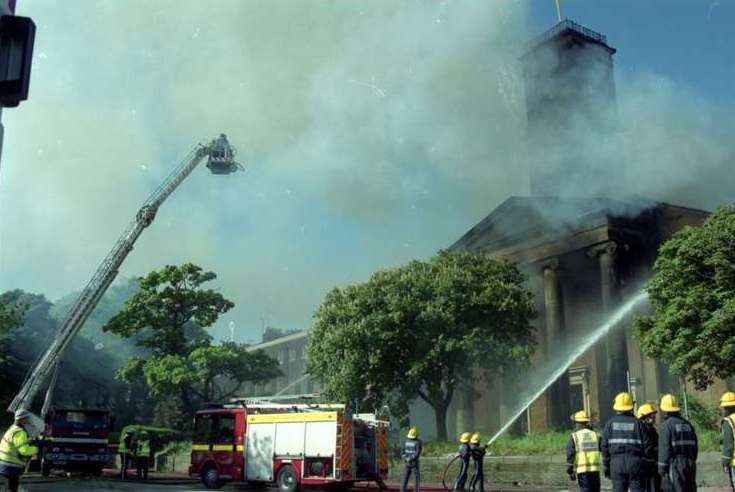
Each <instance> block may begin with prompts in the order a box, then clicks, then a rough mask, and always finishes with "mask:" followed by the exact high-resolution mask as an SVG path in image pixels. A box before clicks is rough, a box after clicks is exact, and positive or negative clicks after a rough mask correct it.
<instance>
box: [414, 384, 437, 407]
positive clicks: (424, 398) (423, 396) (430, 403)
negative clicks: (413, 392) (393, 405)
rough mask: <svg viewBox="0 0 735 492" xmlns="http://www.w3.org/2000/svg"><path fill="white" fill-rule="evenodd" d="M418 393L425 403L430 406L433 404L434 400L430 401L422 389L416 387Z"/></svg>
mask: <svg viewBox="0 0 735 492" xmlns="http://www.w3.org/2000/svg"><path fill="white" fill-rule="evenodd" d="M418 393H419V396H420V397H421V399H422V400H424V401H425V402H426V403H428V404H429V405H431V406H432V407H433V406H434V402H432V401H431V399H430V398H429V397H428V396H426V394H425V393H424V392H423V391H421V389H420V388H419V389H418Z"/></svg>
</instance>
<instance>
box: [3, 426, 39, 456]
mask: <svg viewBox="0 0 735 492" xmlns="http://www.w3.org/2000/svg"><path fill="white" fill-rule="evenodd" d="M36 453H38V448H37V447H36V446H31V445H30V444H28V433H27V432H26V431H25V429H23V427H20V426H18V425H15V424H13V425H11V426H10V428H9V429H8V430H7V431H5V435H3V438H2V441H0V461H2V462H4V463H9V464H11V465H17V466H25V464H26V460H27V459H28V458H30V457H31V456H33V455H34V454H36Z"/></svg>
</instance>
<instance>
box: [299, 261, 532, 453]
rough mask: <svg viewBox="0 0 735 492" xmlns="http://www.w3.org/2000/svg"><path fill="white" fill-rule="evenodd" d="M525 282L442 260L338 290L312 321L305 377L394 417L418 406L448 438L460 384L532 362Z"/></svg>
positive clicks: (496, 267) (504, 271) (500, 266)
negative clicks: (418, 402) (417, 402)
mask: <svg viewBox="0 0 735 492" xmlns="http://www.w3.org/2000/svg"><path fill="white" fill-rule="evenodd" d="M523 282H524V277H523V275H522V274H521V273H520V272H519V271H518V269H517V268H516V266H515V265H513V264H510V263H507V262H502V261H498V260H494V259H490V258H487V257H484V256H476V255H472V254H469V253H450V252H447V251H440V252H439V253H438V254H437V255H436V256H435V257H433V258H431V259H430V260H428V261H412V262H410V263H409V264H407V265H405V266H402V267H399V268H394V269H391V270H385V271H380V272H376V273H374V274H373V275H372V276H371V277H370V279H369V280H368V281H367V282H365V283H361V284H357V285H351V286H347V287H344V288H335V289H333V290H332V291H331V292H329V293H328V294H327V295H326V297H325V299H324V300H323V302H322V303H321V305H320V306H319V307H318V309H317V310H316V313H315V325H314V329H313V331H312V335H311V337H310V344H309V365H308V371H309V373H310V374H312V375H314V376H316V377H317V378H319V379H321V380H322V381H323V382H324V384H325V393H326V396H328V397H330V398H334V399H340V400H345V401H354V400H362V401H365V402H366V403H368V404H369V405H372V406H373V407H376V408H377V407H379V406H380V405H384V404H387V405H388V406H389V407H390V409H391V413H392V414H393V415H395V416H398V417H405V416H406V414H407V413H408V404H409V402H410V401H411V400H413V399H416V398H421V399H423V400H424V401H426V402H427V403H428V404H429V405H431V406H432V407H433V409H434V412H435V416H436V424H437V433H438V437H439V438H440V439H446V413H447V409H448V407H449V404H450V403H451V401H452V397H453V395H454V392H455V390H456V389H457V386H458V384H459V383H460V382H462V381H464V382H467V381H470V380H472V379H473V375H474V370H475V369H476V368H485V369H493V370H496V369H499V368H502V367H505V366H507V365H509V364H515V363H525V362H527V361H528V360H529V359H530V356H531V354H532V347H533V339H532V327H531V325H530V320H531V319H532V318H533V317H534V316H535V314H536V313H535V310H534V307H533V301H532V295H531V293H530V292H528V291H527V290H526V289H525V288H524V287H523Z"/></svg>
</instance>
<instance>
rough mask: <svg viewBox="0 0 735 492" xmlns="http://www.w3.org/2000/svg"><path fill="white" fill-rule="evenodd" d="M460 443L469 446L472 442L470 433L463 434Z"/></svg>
mask: <svg viewBox="0 0 735 492" xmlns="http://www.w3.org/2000/svg"><path fill="white" fill-rule="evenodd" d="M459 442H461V443H462V444H467V443H468V442H470V433H469V432H463V433H462V435H461V436H459Z"/></svg>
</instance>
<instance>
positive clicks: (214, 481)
mask: <svg viewBox="0 0 735 492" xmlns="http://www.w3.org/2000/svg"><path fill="white" fill-rule="evenodd" d="M201 477H202V483H203V484H204V486H205V487H207V488H208V489H218V488H220V487H222V485H224V482H223V481H222V479H220V477H219V472H218V471H217V467H216V466H213V465H210V466H208V467H207V468H205V469H204V471H203V472H202V475H201Z"/></svg>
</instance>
